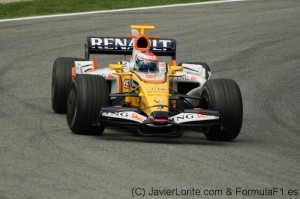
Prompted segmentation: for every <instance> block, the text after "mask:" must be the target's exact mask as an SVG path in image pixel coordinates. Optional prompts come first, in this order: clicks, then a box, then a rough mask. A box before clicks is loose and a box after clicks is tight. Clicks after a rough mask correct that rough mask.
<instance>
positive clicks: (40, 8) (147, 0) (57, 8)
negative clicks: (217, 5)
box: [0, 0, 209, 19]
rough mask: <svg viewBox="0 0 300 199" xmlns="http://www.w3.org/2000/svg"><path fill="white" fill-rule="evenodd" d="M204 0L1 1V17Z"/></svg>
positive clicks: (200, 0)
mask: <svg viewBox="0 0 300 199" xmlns="http://www.w3.org/2000/svg"><path fill="white" fill-rule="evenodd" d="M202 1H209V0H33V1H24V2H15V3H8V4H1V3H0V19H7V18H17V17H29V16H39V15H50V14H61V13H74V12H86V11H96V10H111V9H121V8H134V7H146V6H156V5H167V4H177V3H192V2H202Z"/></svg>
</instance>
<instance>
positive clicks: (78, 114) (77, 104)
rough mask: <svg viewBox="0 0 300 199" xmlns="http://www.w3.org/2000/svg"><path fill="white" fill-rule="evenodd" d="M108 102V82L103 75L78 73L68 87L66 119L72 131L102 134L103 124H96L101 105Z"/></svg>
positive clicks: (82, 133) (84, 133) (85, 133)
mask: <svg viewBox="0 0 300 199" xmlns="http://www.w3.org/2000/svg"><path fill="white" fill-rule="evenodd" d="M108 103H109V90H108V84H107V82H106V80H105V78H104V77H101V76H97V75H78V76H76V78H75V79H74V81H73V82H72V84H71V87H70V89H69V93H68V98H67V121H68V125H69V127H70V129H71V130H72V132H73V133H76V134H81V135H91V134H102V133H103V130H104V126H103V124H99V123H98V125H95V124H96V121H97V119H98V116H99V112H100V109H101V106H107V105H108Z"/></svg>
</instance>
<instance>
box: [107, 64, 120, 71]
mask: <svg viewBox="0 0 300 199" xmlns="http://www.w3.org/2000/svg"><path fill="white" fill-rule="evenodd" d="M109 69H111V70H123V65H122V64H109Z"/></svg>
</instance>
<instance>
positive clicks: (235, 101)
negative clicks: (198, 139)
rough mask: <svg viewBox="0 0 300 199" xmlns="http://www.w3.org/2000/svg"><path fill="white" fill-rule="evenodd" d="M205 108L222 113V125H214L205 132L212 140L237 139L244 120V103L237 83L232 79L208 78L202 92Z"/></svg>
mask: <svg viewBox="0 0 300 199" xmlns="http://www.w3.org/2000/svg"><path fill="white" fill-rule="evenodd" d="M201 99H202V103H203V105H204V107H205V108H210V109H215V110H217V111H219V113H220V115H221V122H222V126H212V127H209V128H207V130H206V131H205V132H204V133H205V135H206V137H207V138H208V139H210V140H219V141H228V140H233V139H235V138H236V137H237V136H238V135H239V133H240V130H241V127H242V121H243V103H242V96H241V92H240V89H239V87H238V85H237V83H236V82H235V81H234V80H231V79H214V80H208V81H207V82H206V83H205V84H204V85H203V90H202V94H201Z"/></svg>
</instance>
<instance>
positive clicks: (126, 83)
mask: <svg viewBox="0 0 300 199" xmlns="http://www.w3.org/2000/svg"><path fill="white" fill-rule="evenodd" d="M123 85H124V88H126V89H128V88H130V86H131V87H132V88H133V89H136V88H137V87H138V86H139V85H138V83H137V82H135V81H133V80H130V79H125V80H124V84H123Z"/></svg>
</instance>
